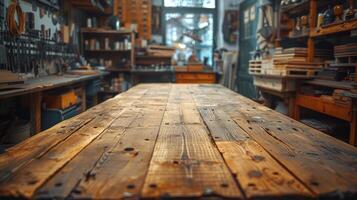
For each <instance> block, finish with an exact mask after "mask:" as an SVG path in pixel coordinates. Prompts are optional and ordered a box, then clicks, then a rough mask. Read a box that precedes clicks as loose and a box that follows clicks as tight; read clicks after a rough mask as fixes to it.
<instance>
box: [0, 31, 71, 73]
mask: <svg viewBox="0 0 357 200" xmlns="http://www.w3.org/2000/svg"><path fill="white" fill-rule="evenodd" d="M0 41H1V43H2V44H3V45H4V46H5V47H6V54H7V56H6V58H7V61H6V64H3V65H1V66H0V68H1V69H6V70H10V71H12V72H17V73H31V72H34V73H35V75H36V73H37V72H38V69H39V67H42V69H43V67H44V63H45V61H52V60H57V61H58V62H59V63H62V64H63V63H69V62H71V61H73V59H75V58H77V56H78V48H77V46H76V45H71V44H64V43H58V42H57V41H55V40H53V39H48V38H46V37H45V36H43V34H41V32H40V31H38V30H32V31H30V32H29V33H26V34H22V35H20V36H19V37H13V36H12V35H11V34H10V33H9V32H8V31H0Z"/></svg>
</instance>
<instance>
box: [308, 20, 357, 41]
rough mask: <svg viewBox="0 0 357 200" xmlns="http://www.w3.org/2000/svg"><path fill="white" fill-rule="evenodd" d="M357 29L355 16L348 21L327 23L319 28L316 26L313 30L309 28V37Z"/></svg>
mask: <svg viewBox="0 0 357 200" xmlns="http://www.w3.org/2000/svg"><path fill="white" fill-rule="evenodd" d="M355 29H357V18H356V19H352V20H349V21H344V22H340V23H335V24H329V25H327V26H323V27H320V28H316V29H315V30H311V32H310V36H311V37H319V36H325V35H331V34H337V33H342V32H346V31H351V30H355Z"/></svg>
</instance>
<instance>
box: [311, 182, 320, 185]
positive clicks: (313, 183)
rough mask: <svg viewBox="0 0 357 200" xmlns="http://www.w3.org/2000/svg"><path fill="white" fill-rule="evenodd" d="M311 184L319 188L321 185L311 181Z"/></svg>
mask: <svg viewBox="0 0 357 200" xmlns="http://www.w3.org/2000/svg"><path fill="white" fill-rule="evenodd" d="M310 184H311V185H313V186H318V185H319V183H318V182H316V181H311V182H310Z"/></svg>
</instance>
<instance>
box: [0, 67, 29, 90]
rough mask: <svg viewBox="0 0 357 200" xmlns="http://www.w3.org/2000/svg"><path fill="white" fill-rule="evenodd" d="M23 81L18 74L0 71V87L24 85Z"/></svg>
mask: <svg viewBox="0 0 357 200" xmlns="http://www.w3.org/2000/svg"><path fill="white" fill-rule="evenodd" d="M24 81H25V79H24V78H23V77H21V76H20V75H19V74H15V73H12V72H11V71H7V70H0V87H1V86H7V85H12V84H21V83H24Z"/></svg>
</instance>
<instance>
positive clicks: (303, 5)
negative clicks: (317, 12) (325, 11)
mask: <svg viewBox="0 0 357 200" xmlns="http://www.w3.org/2000/svg"><path fill="white" fill-rule="evenodd" d="M281 11H282V12H284V13H287V14H288V15H296V14H299V13H301V12H309V0H303V1H301V2H299V3H294V4H290V5H287V6H282V7H281Z"/></svg>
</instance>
